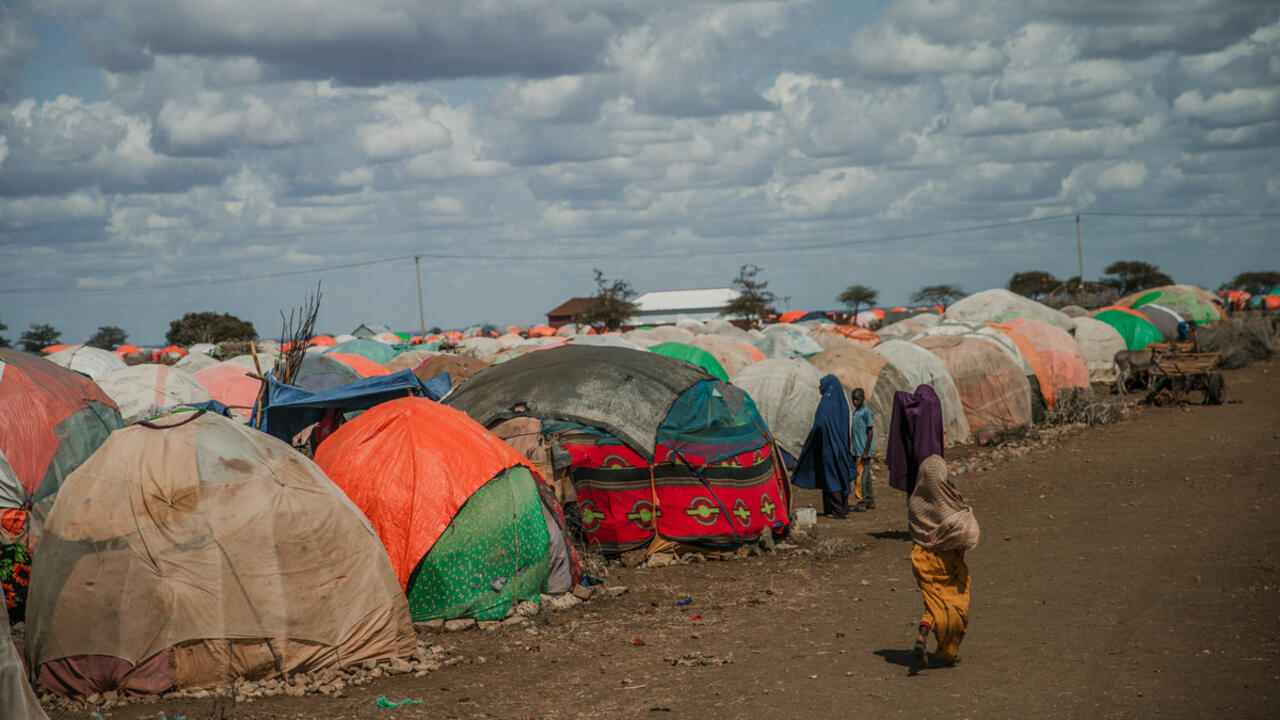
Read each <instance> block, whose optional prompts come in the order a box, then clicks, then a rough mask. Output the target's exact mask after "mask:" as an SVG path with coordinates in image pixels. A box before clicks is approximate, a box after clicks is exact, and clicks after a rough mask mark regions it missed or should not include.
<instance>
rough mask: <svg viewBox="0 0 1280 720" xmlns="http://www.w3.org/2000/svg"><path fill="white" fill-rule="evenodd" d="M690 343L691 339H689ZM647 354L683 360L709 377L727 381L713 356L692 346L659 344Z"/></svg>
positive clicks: (718, 362) (721, 367) (727, 376)
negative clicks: (703, 371)
mask: <svg viewBox="0 0 1280 720" xmlns="http://www.w3.org/2000/svg"><path fill="white" fill-rule="evenodd" d="M690 342H692V339H690ZM649 352H653V353H657V354H659V355H665V356H667V357H669V358H675V359H676V360H683V361H685V362H687V363H692V364H694V365H697V366H698V367H700V368H702V369H703V370H706V371H707V373H708V374H709V375H711V376H712V377H715V378H719V379H721V380H728V379H729V375H728V373H726V372H725V371H724V367H723V366H722V365H720V361H719V360H716V358H715V356H714V355H712V354H711V353H709V352H707V351H706V350H703V349H702V348H700V347H697V346H695V345H692V344H685V343H678V342H661V343H658V344H657V345H653V346H651V347H650V348H649Z"/></svg>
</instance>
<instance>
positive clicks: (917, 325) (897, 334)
mask: <svg viewBox="0 0 1280 720" xmlns="http://www.w3.org/2000/svg"><path fill="white" fill-rule="evenodd" d="M941 320H942V318H941V317H940V316H938V315H935V314H933V313H920V314H919V315H912V316H911V317H909V318H906V319H905V320H899V321H898V322H896V323H890V324H888V325H885V326H884V327H882V328H880V329H879V330H877V331H876V334H877V335H879V336H880V338H881V339H882V340H893V339H898V340H910V339H911V338H913V337H915V336H916V335H918V334H920V333H921V332H922V331H924V330H925V329H927V328H931V327H933V326H934V325H937V324H938V323H939V322H940V321H941Z"/></svg>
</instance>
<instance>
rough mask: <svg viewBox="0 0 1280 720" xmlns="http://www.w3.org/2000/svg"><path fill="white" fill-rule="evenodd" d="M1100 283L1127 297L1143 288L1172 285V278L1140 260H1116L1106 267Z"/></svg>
mask: <svg viewBox="0 0 1280 720" xmlns="http://www.w3.org/2000/svg"><path fill="white" fill-rule="evenodd" d="M1104 272H1105V273H1106V276H1104V277H1103V278H1102V282H1104V283H1106V284H1107V285H1110V286H1111V287H1113V288H1115V289H1116V291H1117V292H1119V293H1120V294H1121V295H1129V294H1131V293H1135V292H1137V291H1139V290H1142V289H1143V288H1151V287H1157V286H1159V285H1172V284H1173V278H1171V277H1169V276H1168V275H1166V274H1164V273H1162V272H1160V268H1158V267H1156V266H1155V265H1152V264H1151V263H1145V262H1142V261H1141V260H1117V261H1116V262H1113V263H1111V264H1110V265H1108V266H1107V269H1106V270H1105V271H1104Z"/></svg>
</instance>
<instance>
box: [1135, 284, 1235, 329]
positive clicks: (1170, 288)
mask: <svg viewBox="0 0 1280 720" xmlns="http://www.w3.org/2000/svg"><path fill="white" fill-rule="evenodd" d="M1214 299H1215V297H1214V294H1213V293H1211V292H1209V291H1208V290H1203V289H1201V288H1198V287H1196V286H1194V285H1162V286H1160V287H1155V288H1149V289H1147V290H1142V291H1140V292H1136V293H1134V294H1132V295H1128V296H1126V297H1123V298H1120V299H1119V300H1117V301H1116V303H1115V304H1116V305H1120V306H1122V307H1129V308H1133V309H1134V310H1139V311H1140V310H1141V309H1142V307H1143V306H1144V305H1149V304H1152V303H1155V304H1159V305H1161V306H1163V307H1166V308H1168V309H1170V310H1172V311H1173V312H1174V313H1176V314H1177V315H1178V316H1179V317H1181V318H1182V319H1183V320H1190V321H1194V322H1195V323H1196V324H1197V325H1208V324H1210V323H1215V322H1218V321H1220V320H1222V308H1220V307H1218V304H1217V303H1215V302H1214Z"/></svg>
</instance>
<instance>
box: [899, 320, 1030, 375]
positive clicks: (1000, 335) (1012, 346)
mask: <svg viewBox="0 0 1280 720" xmlns="http://www.w3.org/2000/svg"><path fill="white" fill-rule="evenodd" d="M933 335H964V336H967V337H972V338H976V339H979V340H983V341H985V342H989V343H991V344H993V345H995V346H996V347H998V348H1000V349H1001V350H1002V351H1004V353H1005V354H1006V355H1008V356H1009V359H1010V360H1013V361H1014V362H1015V363H1017V364H1018V367H1020V368H1022V372H1023V374H1024V375H1033V374H1034V373H1035V369H1034V368H1033V367H1032V366H1031V360H1030V358H1028V357H1027V356H1026V355H1024V354H1023V350H1022V348H1020V347H1018V343H1017V342H1016V341H1015V340H1014V339H1013V338H1012V337H1010V336H1009V335H1008V334H1007V333H1005V332H1001V331H1000V330H999V329H997V328H996V327H993V326H991V325H986V324H977V325H975V324H973V323H963V322H954V321H948V322H941V323H938V324H937V325H934V326H933V327H931V328H927V329H926V330H924V331H923V332H921V333H920V334H919V335H916V336H915V337H914V338H912V340H919V339H920V338H923V337H930V336H933Z"/></svg>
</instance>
